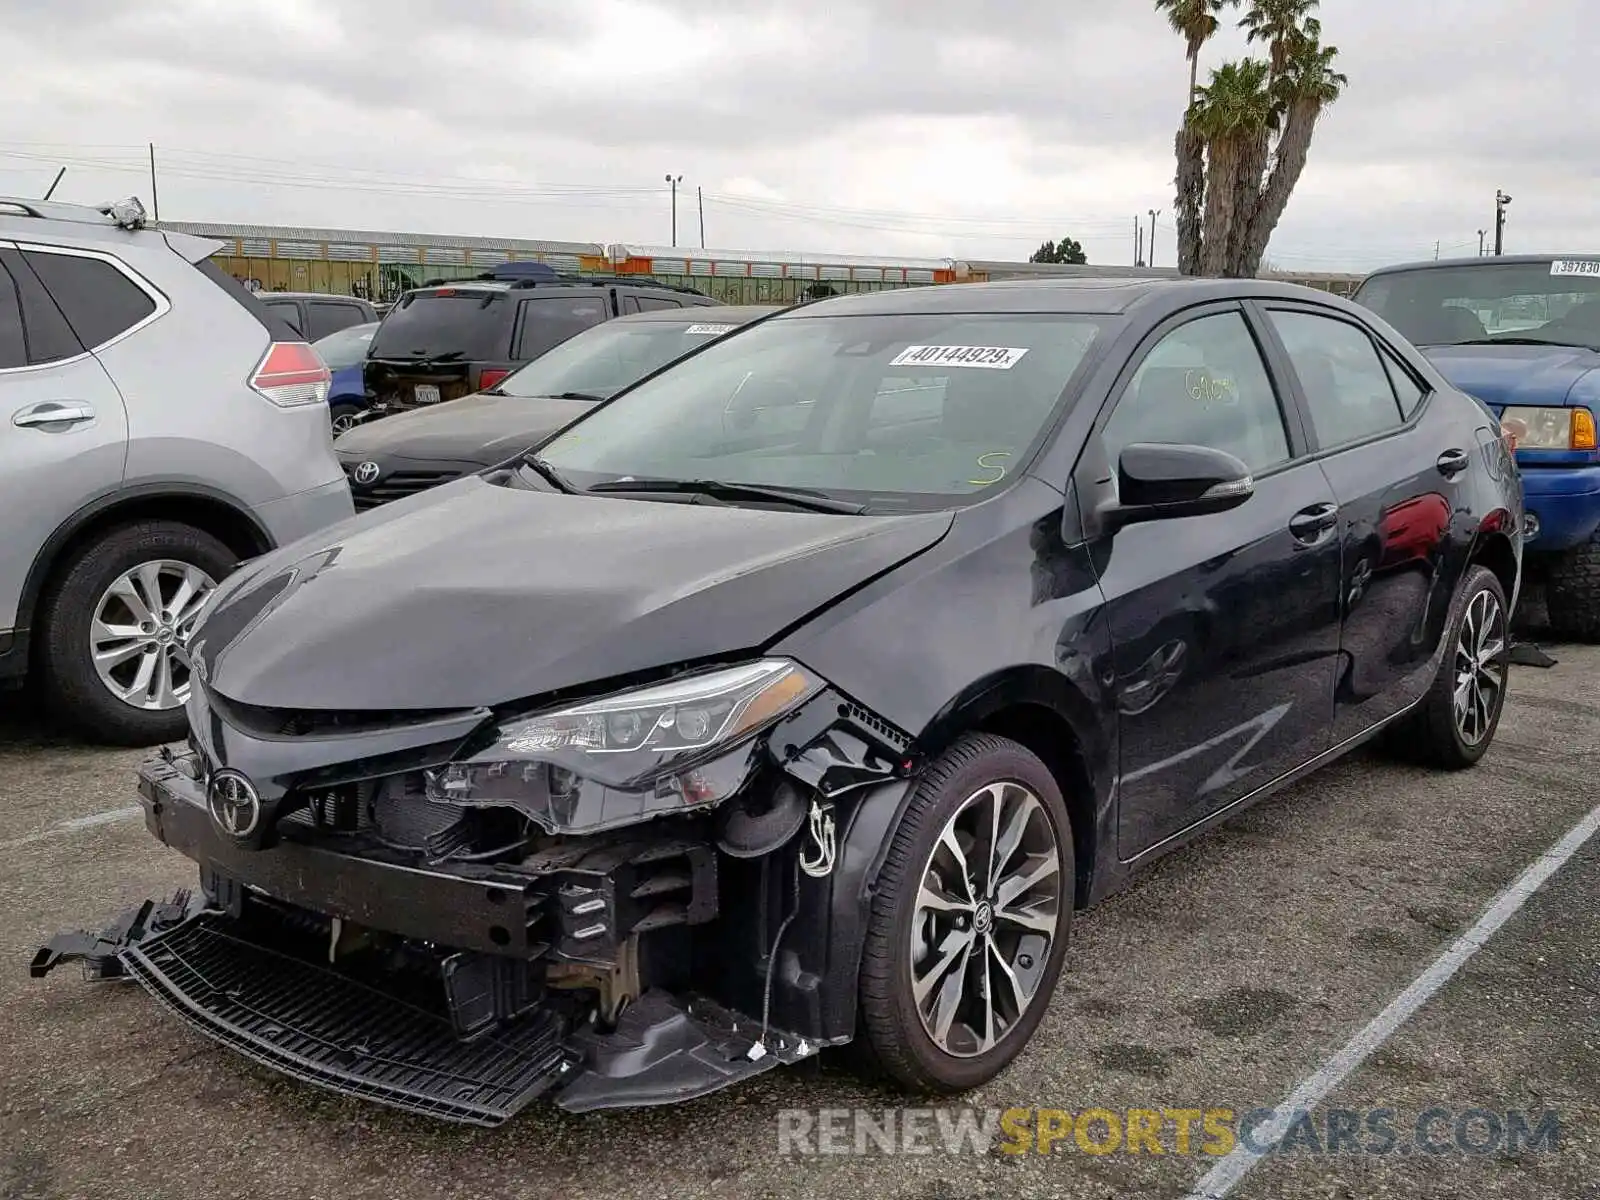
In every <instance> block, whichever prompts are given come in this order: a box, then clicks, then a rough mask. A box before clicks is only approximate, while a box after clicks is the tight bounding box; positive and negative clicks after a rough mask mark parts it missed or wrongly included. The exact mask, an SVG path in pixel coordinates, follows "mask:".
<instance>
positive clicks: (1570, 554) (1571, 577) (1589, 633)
mask: <svg viewBox="0 0 1600 1200" xmlns="http://www.w3.org/2000/svg"><path fill="white" fill-rule="evenodd" d="M1545 609H1546V612H1547V613H1548V615H1549V618H1550V632H1551V633H1553V634H1555V636H1556V637H1558V638H1560V639H1561V640H1562V641H1564V642H1600V542H1596V541H1591V542H1588V543H1586V544H1585V545H1582V546H1579V547H1577V548H1576V549H1574V550H1568V551H1567V552H1566V553H1565V554H1563V555H1561V556H1559V557H1558V558H1556V559H1555V560H1554V561H1553V562H1551V563H1550V575H1549V580H1548V582H1547V583H1546V584H1545Z"/></svg>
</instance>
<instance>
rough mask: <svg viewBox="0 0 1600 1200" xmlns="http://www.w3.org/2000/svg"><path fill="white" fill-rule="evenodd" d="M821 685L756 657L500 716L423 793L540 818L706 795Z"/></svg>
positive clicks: (644, 807)
mask: <svg viewBox="0 0 1600 1200" xmlns="http://www.w3.org/2000/svg"><path fill="white" fill-rule="evenodd" d="M822 687H823V684H822V681H821V680H819V679H817V678H816V677H815V676H813V675H812V674H811V673H810V672H808V671H806V669H805V668H804V667H801V666H800V665H799V664H798V663H794V662H791V661H789V660H788V659H783V658H766V659H761V660H759V661H757V662H753V663H749V664H746V665H744V666H738V667H727V668H723V669H719V670H714V671H706V672H701V673H698V674H693V675H685V676H682V677H680V678H678V679H674V680H670V681H668V682H667V683H661V684H653V685H651V686H648V687H643V688H634V689H630V690H628V691H623V692H618V693H616V694H615V695H611V696H606V697H603V698H601V699H599V700H591V701H586V702H584V703H582V704H576V705H572V706H570V707H567V708H561V709H557V710H555V711H553V712H547V713H539V714H536V715H534V716H529V717H523V718H520V719H516V720H511V721H507V722H506V723H505V724H503V725H502V726H501V727H500V729H499V730H498V731H497V734H496V737H495V740H494V744H493V745H491V746H488V747H486V748H485V749H483V750H481V751H478V752H477V753H475V754H473V755H471V756H470V757H468V758H466V759H463V760H461V761H459V762H454V763H451V764H449V765H448V766H446V767H444V768H442V769H440V770H439V771H437V772H435V773H434V774H433V775H432V777H431V779H430V781H429V791H430V793H431V794H432V796H433V798H434V799H436V800H439V801H442V802H445V803H451V804H464V805H469V806H474V807H479V806H482V807H489V806H495V805H505V806H508V807H512V808H517V809H519V810H521V811H523V812H526V813H527V814H528V815H530V816H532V817H534V818H535V819H537V820H539V821H540V822H541V823H542V824H545V825H546V826H548V827H551V828H562V827H565V828H571V827H574V826H583V827H597V826H601V825H609V824H615V823H618V822H619V821H621V820H624V819H631V818H636V817H638V816H642V815H645V814H647V813H649V812H654V811H660V810H665V809H671V808H679V809H681V808H683V807H686V806H697V805H702V804H709V803H715V802H716V801H719V800H722V799H725V798H726V797H728V796H729V795H732V794H733V792H735V791H737V790H738V789H739V788H740V787H741V786H742V785H743V783H744V781H745V779H746V778H748V776H749V774H750V771H751V769H752V762H751V755H750V754H749V753H747V752H746V753H740V750H741V747H747V746H748V745H749V744H751V743H753V741H754V738H755V736H756V735H757V734H759V733H760V732H761V731H763V730H765V729H767V728H769V727H770V726H771V725H772V724H774V723H775V722H776V721H778V720H779V719H781V718H782V717H784V716H786V715H787V714H788V713H790V712H792V711H794V709H796V708H797V707H799V706H800V705H801V704H803V703H804V702H805V701H807V700H809V699H810V698H811V697H812V696H815V695H816V694H817V693H818V692H819V691H821V690H822ZM585 799H587V800H588V801H589V803H584V801H585Z"/></svg>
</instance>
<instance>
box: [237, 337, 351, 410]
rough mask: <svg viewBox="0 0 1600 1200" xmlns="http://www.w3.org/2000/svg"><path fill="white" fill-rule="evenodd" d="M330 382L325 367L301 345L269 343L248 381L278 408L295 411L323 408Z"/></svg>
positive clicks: (302, 343)
mask: <svg viewBox="0 0 1600 1200" xmlns="http://www.w3.org/2000/svg"><path fill="white" fill-rule="evenodd" d="M332 381H333V376H332V375H330V374H329V373H328V368H327V366H326V364H324V363H323V361H322V359H321V357H319V356H318V354H317V352H316V351H315V350H313V349H312V348H311V347H310V346H308V345H307V344H306V343H305V342H273V343H272V345H270V346H268V347H267V352H266V354H265V355H263V356H262V359H261V362H260V364H259V365H258V366H257V367H256V369H255V374H254V375H252V376H251V377H250V386H251V387H253V388H254V389H255V390H256V391H258V392H260V393H261V394H262V395H263V396H265V397H266V398H267V399H268V400H271V401H272V402H273V403H274V404H276V405H278V406H279V407H280V408H297V407H299V406H300V405H302V404H326V403H327V402H328V385H329V384H330V383H332Z"/></svg>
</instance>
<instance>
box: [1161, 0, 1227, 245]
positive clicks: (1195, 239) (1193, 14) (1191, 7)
mask: <svg viewBox="0 0 1600 1200" xmlns="http://www.w3.org/2000/svg"><path fill="white" fill-rule="evenodd" d="M1236 3H1238V0H1156V10H1157V11H1158V12H1164V13H1165V14H1166V16H1167V23H1168V24H1170V25H1171V26H1172V28H1173V30H1174V31H1175V32H1176V33H1178V34H1179V35H1180V36H1182V38H1183V39H1184V46H1185V51H1184V53H1185V55H1186V57H1187V58H1188V60H1189V93H1188V95H1189V98H1188V100H1187V101H1186V102H1185V104H1184V119H1183V124H1182V125H1181V126H1179V129H1178V137H1177V140H1176V141H1175V142H1174V144H1173V152H1174V156H1175V157H1176V158H1177V162H1178V172H1177V176H1176V177H1175V178H1174V180H1173V182H1174V184H1175V185H1176V187H1177V198H1176V201H1175V202H1174V204H1173V216H1174V219H1175V220H1176V222H1177V226H1178V273H1179V274H1181V275H1193V274H1194V273H1195V271H1196V270H1198V269H1199V261H1200V208H1201V205H1202V204H1203V203H1204V199H1205V187H1206V168H1205V140H1204V139H1203V138H1201V137H1200V136H1199V135H1198V134H1196V133H1195V132H1194V131H1193V130H1192V129H1190V128H1189V113H1190V112H1192V111H1193V108H1194V101H1195V90H1196V86H1197V84H1198V82H1199V78H1200V75H1199V72H1200V50H1201V48H1202V47H1204V46H1205V44H1206V43H1207V42H1208V41H1210V40H1211V38H1212V36H1213V35H1214V34H1215V33H1216V32H1217V28H1218V25H1219V21H1218V19H1217V14H1218V13H1220V12H1221V11H1222V10H1223V9H1224V8H1225V7H1227V6H1228V5H1229V4H1236Z"/></svg>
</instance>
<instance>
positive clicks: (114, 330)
mask: <svg viewBox="0 0 1600 1200" xmlns="http://www.w3.org/2000/svg"><path fill="white" fill-rule="evenodd" d="M23 257H24V258H26V259H27V261H28V265H29V266H30V267H32V268H33V270H34V274H36V275H38V277H39V279H40V280H41V281H42V282H43V283H44V286H45V287H46V288H47V289H49V292H50V295H51V297H52V298H53V299H54V300H55V302H56V304H57V306H58V307H59V308H60V309H61V312H62V313H63V314H64V315H65V316H66V318H67V323H68V324H69V325H71V326H72V331H73V332H74V333H75V334H77V335H78V340H79V341H80V342H82V343H83V344H84V345H85V346H87V347H88V348H89V349H91V350H93V349H94V348H95V347H97V346H103V345H105V343H107V342H109V341H110V340H111V339H112V338H114V337H117V336H119V335H121V334H124V333H126V332H127V331H128V330H130V329H132V328H133V327H134V326H135V325H137V324H138V323H139V322H140V321H142V320H144V319H145V318H146V317H148V316H149V315H150V314H151V313H153V312H155V310H156V302H155V301H154V300H152V299H151V298H150V295H149V293H148V292H146V291H145V290H144V289H143V288H141V287H140V286H139V285H138V284H136V283H134V282H133V280H131V279H129V278H128V277H127V276H126V275H124V274H123V273H122V272H121V271H119V270H118V269H117V268H116V267H114V266H112V265H111V264H110V263H108V262H106V261H105V260H104V259H99V258H83V257H81V256H79V255H76V254H58V253H53V252H50V251H44V250H24V251H23Z"/></svg>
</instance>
